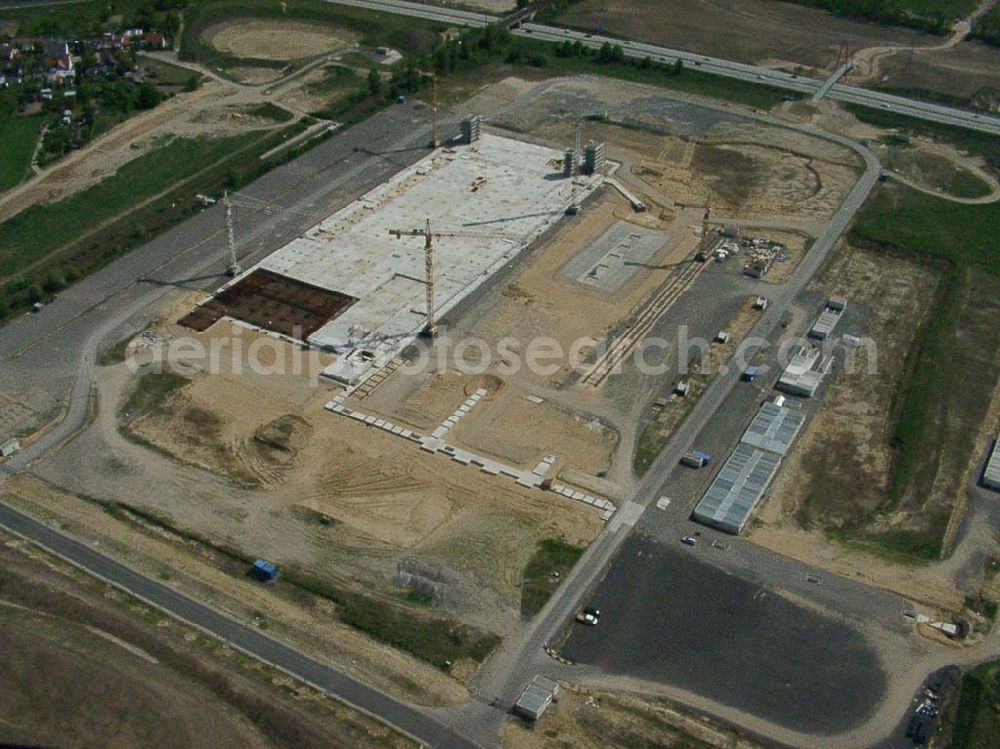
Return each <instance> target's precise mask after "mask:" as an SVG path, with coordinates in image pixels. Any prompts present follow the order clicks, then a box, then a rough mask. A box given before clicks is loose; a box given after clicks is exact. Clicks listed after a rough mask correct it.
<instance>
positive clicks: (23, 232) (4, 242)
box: [0, 132, 261, 280]
mask: <svg viewBox="0 0 1000 749" xmlns="http://www.w3.org/2000/svg"><path fill="white" fill-rule="evenodd" d="M260 138H261V134H260V133H259V132H252V133H248V134H246V135H240V136H236V137H233V138H221V139H218V140H207V139H201V138H198V139H194V138H176V139H174V140H173V141H171V142H170V143H168V144H167V145H164V146H161V147H159V148H157V149H154V150H153V151H150V152H149V153H147V154H144V155H143V156H140V157H139V158H137V159H134V160H132V161H130V162H128V163H126V164H125V165H124V166H122V167H121V168H120V169H119V170H118V171H117V172H116V173H115V174H114V175H113V176H111V177H107V178H105V179H104V180H102V181H101V182H100V183H98V184H97V185H94V186H93V187H91V188H89V189H87V190H84V191H83V192H80V193H77V194H76V195H73V196H70V197H68V198H65V199H64V200H61V201H59V202H57V203H54V204H52V205H46V206H32V207H31V208H28V209H26V210H24V211H22V212H21V213H19V214H17V215H16V216H14V217H13V218H10V219H8V220H7V221H5V222H3V223H2V224H0V247H2V248H3V249H2V250H0V279H5V280H6V279H9V278H10V277H12V276H14V275H15V274H17V273H19V272H21V271H22V270H24V269H25V268H26V267H27V266H28V265H30V264H31V263H34V262H36V261H38V260H41V259H43V258H45V257H46V256H47V255H49V254H50V253H52V252H55V251H56V250H59V249H61V248H64V247H66V246H68V245H71V244H73V243H75V242H76V241H78V240H79V238H80V237H81V235H83V234H84V233H85V232H87V231H89V230H90V229H92V228H93V227H94V226H96V225H97V224H99V223H101V222H102V221H107V220H110V219H113V218H115V217H116V216H118V215H119V214H120V213H122V212H123V211H127V210H128V209H129V208H130V207H132V206H134V205H135V204H136V203H138V202H140V201H143V200H146V199H148V198H151V197H153V196H154V195H156V194H158V193H160V192H162V191H163V190H164V189H167V188H169V187H170V186H171V185H173V184H176V183H178V182H181V181H183V180H185V179H187V178H189V177H191V176H193V175H194V174H196V173H197V172H199V171H201V170H202V169H204V168H205V167H206V166H208V165H210V164H212V163H213V162H215V161H218V160H219V159H222V158H224V157H225V156H227V155H228V154H231V153H233V152H234V151H238V150H240V149H241V148H243V147H245V146H247V145H249V144H251V143H253V142H255V141H257V140H260Z"/></svg>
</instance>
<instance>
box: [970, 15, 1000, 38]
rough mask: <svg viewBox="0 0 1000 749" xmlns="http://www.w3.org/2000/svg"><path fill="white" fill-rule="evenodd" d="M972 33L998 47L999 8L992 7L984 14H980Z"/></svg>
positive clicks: (999, 31) (999, 28)
mask: <svg viewBox="0 0 1000 749" xmlns="http://www.w3.org/2000/svg"><path fill="white" fill-rule="evenodd" d="M972 35H973V36H974V37H976V38H977V39H982V40H983V41H984V42H986V43H987V44H992V45H994V46H997V47H1000V8H993V10H991V11H990V12H989V13H987V14H986V15H984V16H980V18H979V20H978V21H976V25H975V26H974V27H973V29H972Z"/></svg>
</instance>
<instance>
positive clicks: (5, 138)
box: [0, 117, 41, 192]
mask: <svg viewBox="0 0 1000 749" xmlns="http://www.w3.org/2000/svg"><path fill="white" fill-rule="evenodd" d="M40 123H41V118H40V117H3V118H0V142H2V143H3V144H4V156H3V160H2V161H0V192H3V191H4V190H7V189H9V188H11V187H13V186H14V185H16V184H18V183H19V182H21V180H23V179H24V178H25V177H26V176H27V174H28V167H29V166H30V164H31V154H32V153H33V152H34V150H35V143H36V141H37V140H38V126H39V124H40Z"/></svg>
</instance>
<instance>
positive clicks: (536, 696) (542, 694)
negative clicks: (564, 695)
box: [514, 684, 552, 717]
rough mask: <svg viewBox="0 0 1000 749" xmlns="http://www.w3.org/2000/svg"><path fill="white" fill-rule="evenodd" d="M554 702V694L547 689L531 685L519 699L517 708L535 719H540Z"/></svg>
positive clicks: (516, 704)
mask: <svg viewBox="0 0 1000 749" xmlns="http://www.w3.org/2000/svg"><path fill="white" fill-rule="evenodd" d="M550 702H552V693H551V692H549V691H548V690H546V689H542V688H541V687H538V686H535V685H534V684H529V685H528V686H526V687H525V688H524V691H523V692H521V696H520V697H518V698H517V702H516V703H515V705H514V706H515V708H517V709H518V710H520V711H522V712H524V713H527V714H528V715H531V716H533V717H538V716H540V715H541V714H542V713H544V712H545V709H546V708H547V707H548V706H549V703H550Z"/></svg>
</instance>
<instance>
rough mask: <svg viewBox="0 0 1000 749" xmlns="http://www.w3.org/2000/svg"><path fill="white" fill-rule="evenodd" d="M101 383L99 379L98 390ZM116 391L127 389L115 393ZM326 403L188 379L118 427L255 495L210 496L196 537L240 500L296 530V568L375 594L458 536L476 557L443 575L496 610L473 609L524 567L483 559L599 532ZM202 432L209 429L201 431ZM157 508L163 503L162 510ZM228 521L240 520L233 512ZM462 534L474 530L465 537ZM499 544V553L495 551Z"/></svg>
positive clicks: (274, 386) (572, 508) (287, 387)
mask: <svg viewBox="0 0 1000 749" xmlns="http://www.w3.org/2000/svg"><path fill="white" fill-rule="evenodd" d="M227 332H231V329H227V323H225V322H222V323H219V324H217V325H216V326H214V327H213V328H212V329H210V330H209V331H208V333H206V334H203V335H207V336H220V335H225V334H226V333H227ZM112 379H113V378H110V377H109V378H107V380H108V382H109V384H108V387H109V388H110V387H111V384H110V381H111V380H112ZM297 379H298V380H299V381H296V380H297ZM118 387H119V388H124V387H127V384H126V383H124V382H121V383H119V384H118ZM463 390H464V388H463ZM122 392H123V391H122V390H121V389H119V390H118V393H119V395H116V394H115V393H114V391H111V392H109V398H111V399H114V398H116V397H121V396H120V393H122ZM446 392H447V389H446ZM329 397H330V393H329V391H328V390H326V389H325V388H319V389H314V388H310V387H309V386H308V383H307V381H306V379H305V378H295V377H293V376H274V377H267V376H261V375H256V376H255V375H253V374H251V373H248V372H246V371H244V372H243V373H242V374H235V373H233V372H232V371H231V370H230V371H223V372H222V373H220V374H218V375H215V376H201V375H199V376H195V377H193V378H192V382H191V384H190V385H188V386H186V387H185V388H184V389H182V390H181V391H179V392H177V393H175V394H174V395H172V396H170V400H169V402H168V404H167V407H166V408H165V409H164V412H163V413H156V414H154V415H152V416H148V417H146V418H143V419H139V420H138V421H135V422H132V423H131V425H130V428H131V429H132V430H134V431H135V432H136V433H137V434H138V436H139V437H141V438H142V439H143V440H145V441H147V442H149V443H151V444H153V445H155V446H157V447H158V448H160V449H161V450H164V451H166V452H168V453H169V454H171V455H174V456H176V458H177V459H179V460H181V461H183V462H185V463H188V464H192V465H195V466H200V467H203V468H206V469H208V470H209V471H211V472H212V473H216V474H220V473H221V474H222V475H229V476H230V477H231V478H233V479H235V483H236V484H237V486H238V487H246V486H248V485H249V486H253V487H259V490H253V489H251V492H252V493H251V495H249V496H247V495H243V498H240V495H241V494H242V492H240V491H239V490H238V489H237V487H233V491H232V493H231V494H230V492H223V493H220V496H219V497H218V498H217V501H219V502H220V503H221V504H220V505H219V506H214V507H204V508H203V509H202V510H200V511H196V512H195V513H194V516H191V515H189V514H187V513H185V514H184V515H183V517H184V518H185V521H186V522H188V523H197V524H199V525H201V524H205V527H206V529H211V528H212V526H216V527H215V528H214V529H212V530H211V533H212V534H213V535H214V534H216V533H219V532H222V533H223V534H225V535H227V536H228V535H230V534H231V530H229V529H225V528H224V527H218V526H217V523H218V522H219V520H221V519H222V518H224V517H227V516H228V515H229V512H235V511H236V508H237V507H238V506H240V505H242V504H243V503H244V502H245V501H247V499H249V500H250V501H252V502H254V503H260V507H261V510H262V511H263V508H264V507H266V508H267V510H266V513H273V512H280V513H281V514H282V515H284V516H285V518H284V520H283V521H281V522H282V523H291V524H292V525H293V526H298V527H299V530H298V531H296V533H298V534H299V535H300V536H301V538H300V540H299V541H298V543H296V544H292V545H289V546H286V549H287V551H286V553H288V552H290V551H291V550H292V549H293V548H298V549H299V551H298V554H299V555H302V561H303V562H306V563H308V564H310V565H314V564H317V563H320V560H323V562H322V563H323V564H325V563H329V562H332V561H334V560H336V563H337V564H346V565H348V567H349V568H350V569H352V570H354V576H356V577H360V578H364V579H373V578H375V579H376V580H377V579H378V578H381V579H382V584H383V585H384V584H386V583H387V580H386V578H391V575H392V574H393V572H394V566H395V563H396V561H398V560H399V559H401V558H402V557H403V556H404V555H409V556H414V557H423V556H428V557H429V561H431V560H433V561H435V562H437V563H441V564H443V565H445V566H448V567H450V566H451V565H452V560H451V559H450V558H449V550H448V547H447V545H442V544H441V542H440V538H441V537H451V536H452V534H453V532H454V526H455V525H461V526H462V527H463V528H464V529H465V532H466V533H469V536H468V539H467V540H468V543H469V544H470V545H476V544H477V543H480V542H482V543H483V548H482V551H483V554H484V556H483V558H481V560H479V562H478V563H477V564H475V565H474V566H471V567H470V566H461V565H455V572H456V573H460V574H461V575H465V576H470V579H471V578H475V579H478V580H479V581H480V582H481V583H483V584H485V585H486V586H488V587H489V588H491V589H492V590H493V596H494V597H495V598H496V599H497V600H494V601H492V603H491V604H488V605H486V609H485V610H489V609H491V608H495V607H496V606H497V605H501V606H504V605H506V604H507V603H509V604H511V605H513V603H514V601H515V600H516V598H517V596H518V590H517V587H516V581H517V579H518V575H519V574H520V570H521V569H523V566H524V565H523V564H518V563H517V562H516V561H515V562H513V563H511V564H498V563H496V559H494V558H492V555H494V554H500V555H502V556H503V557H504V558H511V557H512V558H513V559H514V560H518V559H520V558H521V557H524V561H525V562H526V561H527V557H528V556H530V552H531V551H532V550H533V548H534V544H535V542H536V540H537V539H538V538H539V537H540V536H541V535H542V534H544V533H546V532H556V533H557V535H565V536H567V537H569V538H572V539H573V540H574V542H580V541H583V542H586V541H588V540H589V539H590V538H591V537H592V536H593V534H594V533H595V532H596V529H597V527H598V524H599V521H598V519H597V516H596V513H595V511H594V510H592V509H588V508H585V507H583V506H578V505H577V504H575V503H572V502H569V501H566V502H565V503H563V504H565V512H563V511H562V504H560V505H557V506H559V507H560V508H561V509H560V512H559V513H557V514H556V515H554V516H552V517H551V518H548V517H546V514H545V513H542V512H540V510H541V509H542V508H543V507H545V508H547V509H548V510H549V514H551V510H552V508H553V504H552V502H551V501H547V502H546V501H543V499H542V497H541V496H540V495H539V493H538V492H529V491H527V490H522V489H520V488H519V487H516V486H515V485H513V483H512V482H509V481H501V480H499V479H496V478H491V477H488V476H485V475H482V474H479V473H477V472H476V471H475V470H473V469H469V468H467V467H463V466H458V465H455V464H452V463H450V462H449V461H447V460H445V459H444V458H437V457H432V456H427V454H426V453H422V452H420V451H419V450H417V449H416V447H415V446H414V445H413V444H412V443H409V442H407V441H405V440H402V439H399V438H395V437H392V436H390V435H383V434H377V435H373V434H372V433H371V431H370V430H366V429H365V428H364V427H363V426H357V425H355V423H354V422H352V421H348V420H345V419H342V418H338V417H336V416H333V415H331V414H329V413H327V412H326V411H324V410H323V405H324V404H325V403H326V401H327V400H328V399H329ZM464 397H465V396H464V395H457V397H456V398H455V399H454V400H453V399H451V398H447V397H446V398H444V399H442V400H443V401H448V402H449V406H448V411H447V413H450V412H451V411H453V410H454V409H455V408H456V407H457V404H456V402H455V401H457V402H458V403H460V402H461V400H462V399H463V398H464ZM192 409H193V410H194V418H193V420H192V418H191V412H192ZM206 415H208V416H206ZM289 418H291V419H294V427H293V429H292V437H291V442H292V444H290V445H288V449H286V450H275V449H273V448H271V447H268V446H267V445H266V444H262V441H261V439H260V437H261V433H262V430H266V429H267V428H268V426H269V425H273V424H274V423H275V422H276V421H278V420H282V419H285V420H287V419H289ZM442 418H443V416H442ZM206 421H208V422H209V423H210V425H211V428H209V429H206V428H205V422H206ZM137 457H138V456H137ZM227 494H230V496H225V495H227ZM169 504H170V503H169V501H167V500H165V501H164V502H163V506H164V508H166V507H167V506H169ZM199 504H200V503H199ZM225 505H231V510H230V511H226V510H225V509H224V506H225ZM294 507H304V508H307V509H308V510H311V511H314V512H318V513H321V514H323V515H326V516H328V517H330V518H332V519H333V520H334V522H335V525H334V527H333V528H330V529H322V528H308V527H307V528H303V527H302V526H301V523H300V521H298V520H296V518H295V517H294V514H293V513H292V508H294ZM500 508H503V509H502V513H501V514H503V515H504V516H505V517H506V518H507V519H506V520H505V521H504V522H503V523H502V524H501V525H499V526H498V525H496V519H495V514H496V511H497V510H499V509H500ZM220 513H221V516H222V517H220ZM239 513H240V514H241V515H246V512H245V508H244V509H241V510H239ZM254 514H255V513H251V517H253V515H254ZM213 517H214V518H215V519H213ZM260 520H261V521H263V520H264V519H263V518H260ZM265 524H266V523H265ZM470 527H478V528H479V530H478V531H476V532H475V533H472V532H470V530H469V529H470ZM522 534H523V535H522ZM519 535H521V536H522V537H521V538H520V539H518V536H519ZM477 537H478V538H477ZM500 538H503V539H504V543H505V544H507V545H508V546H509V548H506V549H502V550H501V548H500V546H499V541H500ZM275 541H277V538H275ZM457 587H458V588H461V589H462V590H456V593H455V598H456V600H457V601H459V602H461V608H463V609H464V608H465V607H466V604H469V603H471V601H465V599H464V598H463V595H471V594H472V592H473V591H474V590H476V587H475V586H472V585H470V586H468V588H467V589H466V587H465V586H464V585H459V586H457ZM463 591H464V593H463ZM473 597H475V596H473ZM498 601H499V602H500V603H499V604H498ZM468 608H470V609H472V608H474V607H473V606H471V605H469V606H468ZM483 616H485V613H484V614H483Z"/></svg>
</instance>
